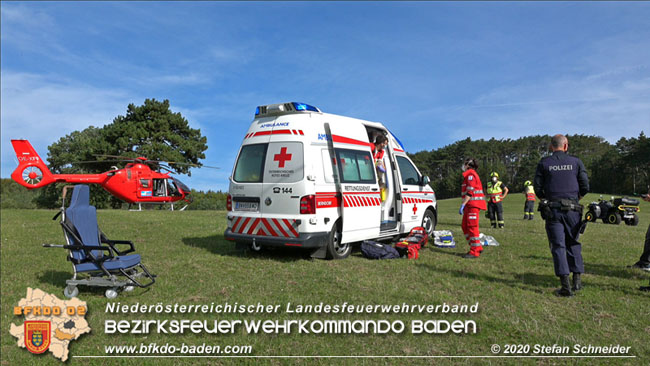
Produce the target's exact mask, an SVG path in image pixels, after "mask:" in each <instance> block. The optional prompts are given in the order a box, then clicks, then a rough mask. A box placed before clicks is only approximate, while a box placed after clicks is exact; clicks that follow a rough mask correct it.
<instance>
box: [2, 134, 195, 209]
mask: <svg viewBox="0 0 650 366" xmlns="http://www.w3.org/2000/svg"><path fill="white" fill-rule="evenodd" d="M11 144H12V145H13V147H14V151H15V152H16V157H17V158H18V167H17V168H16V170H14V172H13V173H12V174H11V179H13V180H14V181H16V182H18V184H20V185H22V186H24V187H26V188H27V189H35V188H40V187H43V186H46V185H48V184H52V183H82V184H89V183H94V184H99V185H101V186H102V188H104V189H105V190H106V191H107V192H108V193H110V194H112V195H113V196H115V197H117V198H119V199H121V200H123V201H125V202H127V203H129V204H133V203H137V204H138V205H140V204H142V203H159V204H162V203H171V204H172V210H173V203H174V202H178V201H181V200H183V201H185V202H187V203H188V204H189V203H191V202H192V200H191V197H190V193H191V190H190V188H188V187H187V186H186V185H185V184H183V183H182V182H181V181H179V180H178V179H176V178H174V177H171V176H170V175H169V174H170V173H161V172H157V171H155V170H152V169H151V167H150V166H149V165H147V163H156V165H158V166H160V164H159V162H158V161H152V160H147V159H146V158H143V157H139V158H125V157H116V156H113V157H115V158H121V159H123V160H125V159H128V160H126V161H130V163H128V164H127V165H126V167H124V168H123V169H117V168H116V169H114V170H110V171H108V172H104V173H101V174H52V172H50V170H49V169H48V168H47V166H46V165H45V163H44V162H43V160H42V159H41V157H40V156H38V154H37V153H36V151H35V150H34V148H33V147H32V145H31V144H30V143H29V141H27V140H11ZM188 165H193V164H188ZM165 169H166V168H165ZM183 208H185V207H183Z"/></svg>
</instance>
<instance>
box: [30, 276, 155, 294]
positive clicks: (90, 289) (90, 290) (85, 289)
mask: <svg viewBox="0 0 650 366" xmlns="http://www.w3.org/2000/svg"><path fill="white" fill-rule="evenodd" d="M72 275H73V274H72V271H71V272H64V271H52V270H49V271H45V272H42V273H41V274H39V275H38V280H39V281H40V282H41V283H43V284H50V285H53V286H55V287H58V288H60V289H61V292H60V295H59V294H55V295H56V296H57V297H59V298H65V297H64V296H63V289H64V288H65V287H66V285H67V284H66V282H65V281H66V280H69V279H71V278H72ZM153 286H155V284H154V285H153ZM77 288H78V289H79V295H78V296H82V297H83V296H88V295H89V294H92V295H96V296H101V297H104V293H105V291H106V289H107V288H108V287H105V286H85V285H79V286H77ZM149 291H151V287H147V288H144V289H142V288H138V287H136V288H135V289H134V290H133V291H132V292H120V294H119V296H125V294H128V296H135V297H138V296H141V295H144V294H146V293H147V292H149Z"/></svg>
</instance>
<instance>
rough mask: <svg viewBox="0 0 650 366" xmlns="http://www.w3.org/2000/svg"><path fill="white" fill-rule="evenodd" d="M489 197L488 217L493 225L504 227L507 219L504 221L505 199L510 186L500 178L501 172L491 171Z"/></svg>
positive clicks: (488, 184) (488, 186)
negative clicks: (503, 202)
mask: <svg viewBox="0 0 650 366" xmlns="http://www.w3.org/2000/svg"><path fill="white" fill-rule="evenodd" d="M486 193H487V197H488V205H487V206H488V217H489V218H490V224H491V225H492V227H494V228H495V227H497V224H498V225H499V228H503V227H504V226H505V221H503V204H502V203H501V201H503V199H504V198H506V196H507V195H508V187H506V185H505V184H503V182H502V181H500V180H499V173H497V172H492V173H490V180H489V181H488V183H487V190H486Z"/></svg>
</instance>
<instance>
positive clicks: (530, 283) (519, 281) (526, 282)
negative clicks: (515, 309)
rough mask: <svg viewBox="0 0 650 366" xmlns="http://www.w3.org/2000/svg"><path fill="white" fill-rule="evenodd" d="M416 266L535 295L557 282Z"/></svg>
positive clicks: (528, 275) (523, 275)
mask: <svg viewBox="0 0 650 366" xmlns="http://www.w3.org/2000/svg"><path fill="white" fill-rule="evenodd" d="M446 254H448V255H455V256H458V254H457V253H446ZM418 266H421V267H425V268H427V269H429V270H430V271H433V272H438V273H440V274H443V275H452V276H455V277H458V278H463V279H471V280H476V281H487V282H492V283H501V284H504V285H506V286H509V287H513V288H519V289H522V290H526V291H532V292H537V293H544V292H546V291H547V289H548V288H549V287H553V286H555V285H557V284H558V280H557V278H556V277H555V276H552V275H544V274H538V273H530V272H526V273H505V272H501V274H503V276H504V277H507V278H503V277H496V276H492V275H486V274H478V273H473V272H467V271H463V270H455V269H452V270H450V269H448V268H445V269H439V268H436V267H434V266H432V265H429V264H418Z"/></svg>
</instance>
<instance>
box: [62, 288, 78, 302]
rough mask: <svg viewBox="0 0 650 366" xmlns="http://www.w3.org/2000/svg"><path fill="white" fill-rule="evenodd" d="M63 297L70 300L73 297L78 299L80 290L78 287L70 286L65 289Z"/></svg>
mask: <svg viewBox="0 0 650 366" xmlns="http://www.w3.org/2000/svg"><path fill="white" fill-rule="evenodd" d="M63 295H65V297H67V298H68V299H72V298H73V297H77V295H79V289H78V288H77V286H72V285H68V286H66V287H65V288H64V289H63Z"/></svg>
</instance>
